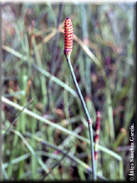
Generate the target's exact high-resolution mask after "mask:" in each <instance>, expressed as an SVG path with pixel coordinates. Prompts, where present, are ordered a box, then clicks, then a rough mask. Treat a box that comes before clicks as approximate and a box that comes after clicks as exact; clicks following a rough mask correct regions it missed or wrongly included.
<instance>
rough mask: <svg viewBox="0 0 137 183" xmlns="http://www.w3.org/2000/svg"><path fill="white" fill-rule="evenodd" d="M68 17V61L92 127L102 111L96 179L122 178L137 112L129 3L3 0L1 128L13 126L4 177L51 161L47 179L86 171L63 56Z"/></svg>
mask: <svg viewBox="0 0 137 183" xmlns="http://www.w3.org/2000/svg"><path fill="white" fill-rule="evenodd" d="M67 17H70V18H71V20H72V23H73V29H74V46H73V51H72V55H71V61H72V65H73V68H74V72H75V74H76V78H77V81H78V83H79V86H80V89H81V91H82V94H83V97H84V99H85V101H86V104H87V108H88V110H89V113H90V115H91V118H92V119H93V129H94V127H95V122H96V111H97V110H99V111H100V112H101V129H100V140H99V155H98V168H97V173H98V175H99V178H98V179H105V178H106V179H108V180H123V179H128V176H127V175H128V172H129V166H130V164H129V155H130V152H129V149H130V142H129V136H130V130H129V127H130V126H131V123H134V120H135V117H134V116H135V95H134V94H135V62H134V52H135V49H134V39H135V38H134V26H133V23H134V5H133V4H131V3H128V4H126V3H122V4H120V3H119V4H78V3H73V4H62V3H61V4H50V3H43V4H29V3H22V4H13V3H12V4H10V3H5V4H2V54H3V65H2V67H3V86H2V93H3V94H2V96H3V98H2V101H3V104H2V120H3V124H2V128H3V134H4V133H5V132H6V130H7V129H8V128H9V127H10V125H12V126H11V128H10V129H9V130H8V131H7V133H6V134H5V136H4V139H3V165H2V169H3V179H4V180H8V179H10V180H21V179H25V180H28V179H33V180H38V179H39V180H40V179H42V178H43V176H44V175H45V173H48V172H49V171H50V170H51V169H52V167H53V166H54V165H56V163H57V165H58V166H56V167H55V168H54V169H53V171H52V172H51V173H50V174H49V175H48V176H47V177H46V178H45V180H76V179H81V180H87V179H89V178H92V174H91V171H89V170H87V165H89V166H91V163H90V162H91V157H90V149H89V134H88V128H87V123H86V120H85V116H84V113H83V110H82V106H81V105H80V101H79V98H78V96H77V94H76V91H75V87H74V84H73V81H72V78H71V75H70V71H69V68H68V65H67V63H66V59H65V56H64V34H63V29H64V20H65V19H66V18H67ZM85 45H86V46H85ZM32 98H33V101H32V102H31V103H28V102H29V101H30V100H31V99H32ZM26 104H27V110H26V109H25V110H24V111H22V112H21V113H19V112H20V111H21V110H22V108H21V106H22V107H24V106H25V105H26ZM17 115H18V116H17ZM68 147H70V148H71V149H69V148H68ZM67 151H69V152H68V154H65V153H66V152H67ZM64 154H65V156H64V159H62V161H61V162H60V163H58V161H59V160H60V159H61V158H62V157H63V155H64ZM90 175H91V176H90Z"/></svg>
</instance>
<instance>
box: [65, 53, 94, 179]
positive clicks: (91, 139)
mask: <svg viewBox="0 0 137 183" xmlns="http://www.w3.org/2000/svg"><path fill="white" fill-rule="evenodd" d="M65 56H66V59H67V63H68V66H69V69H70V72H71V76H72V79H73V82H74V84H75V87H76V90H77V93H78V96H79V98H80V101H81V103H82V107H83V110H84V112H85V115H86V117H87V122H88V130H89V138H90V149H91V161H92V170H93V180H96V171H95V160H94V146H93V132H92V120H91V118H90V115H89V113H88V110H87V107H86V104H85V101H84V99H83V96H82V94H81V91H80V89H79V86H78V83H77V80H76V77H75V74H74V71H73V68H72V65H71V61H70V54H66V53H65Z"/></svg>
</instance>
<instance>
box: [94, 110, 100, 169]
mask: <svg viewBox="0 0 137 183" xmlns="http://www.w3.org/2000/svg"><path fill="white" fill-rule="evenodd" d="M99 131H100V111H97V118H96V126H95V137H94V144H95V146H94V148H95V151H94V157H95V166H96V171H97V160H98V142H99Z"/></svg>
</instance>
